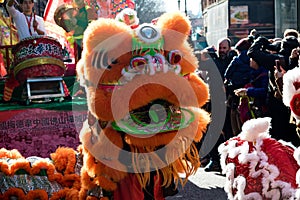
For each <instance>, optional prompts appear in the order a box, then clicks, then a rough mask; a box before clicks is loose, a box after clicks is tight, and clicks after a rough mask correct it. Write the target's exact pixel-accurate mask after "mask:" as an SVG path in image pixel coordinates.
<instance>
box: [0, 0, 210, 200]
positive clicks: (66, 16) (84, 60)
mask: <svg viewBox="0 0 300 200" xmlns="http://www.w3.org/2000/svg"><path fill="white" fill-rule="evenodd" d="M77 3H80V2H77ZM85 5H86V6H88V7H86V11H88V10H89V11H91V12H93V15H89V16H91V17H92V20H90V21H91V22H90V24H89V25H88V27H87V29H86V31H85V32H84V34H83V37H82V38H80V37H78V36H79V35H76V30H72V26H69V25H68V24H70V17H71V16H73V15H76V13H77V12H79V11H78V9H77V8H76V7H74V4H72V3H71V2H68V1H62V2H60V1H54V0H53V1H49V2H48V5H47V7H46V11H45V21H46V24H47V26H48V27H51V28H48V30H49V33H48V36H45V37H32V38H28V39H25V40H22V41H18V42H16V43H15V44H12V48H11V52H13V57H12V59H10V61H11V64H10V65H9V66H7V67H6V69H7V75H6V76H5V77H4V81H3V82H2V83H1V85H2V87H1V92H2V94H3V96H2V99H3V100H4V101H3V102H2V104H1V108H0V109H1V115H0V135H1V137H0V144H1V147H2V148H1V149H0V177H1V182H0V184H1V186H0V188H1V189H0V199H12V198H13V199H52V200H54V199H70V200H71V199H72V200H73V199H101V200H107V199H126V200H127V199H128V200H129V199H148V198H152V197H153V196H155V199H164V198H165V197H166V196H170V195H174V194H176V192H177V190H176V188H177V186H178V185H179V184H182V185H184V184H185V182H186V181H187V179H182V178H181V177H180V176H179V173H184V174H185V175H186V177H188V176H190V175H192V174H193V173H195V172H196V170H197V168H198V167H199V166H200V161H199V153H198V151H197V148H196V146H195V142H199V141H200V139H201V138H202V134H203V133H204V132H205V130H206V127H207V124H208V123H209V121H210V117H209V114H208V113H207V112H205V111H204V110H202V109H201V107H202V106H203V105H204V104H205V103H206V102H207V101H208V98H209V94H208V87H207V85H206V84H205V83H204V82H203V81H202V80H201V79H200V78H199V77H198V76H197V74H196V73H195V71H196V69H197V67H198V61H197V58H196V56H195V55H194V53H193V50H192V48H191V47H190V46H189V45H188V43H187V38H188V35H189V33H190V29H191V25H190V21H189V20H188V18H187V17H186V16H184V14H182V13H179V12H178V13H172V14H164V15H163V16H161V17H160V18H158V19H157V20H156V23H155V25H154V24H137V23H136V22H137V21H136V20H137V19H136V13H134V11H133V9H132V8H133V6H134V4H133V3H132V2H131V1H118V3H115V2H114V1H102V0H101V1H87V2H85ZM54 8H55V9H54ZM125 8H131V11H128V10H126V9H125ZM90 9H91V10H90ZM122 10H126V12H125V13H123V14H122V15H121V16H120V15H119V16H117V15H118V14H119V13H120V12H121V11H122ZM95 13H96V14H97V19H96V20H94V17H95V15H94V14H95ZM51 16H52V17H51ZM133 19H134V20H133ZM68 20H69V21H68ZM72 23H74V22H72ZM54 38H55V39H54ZM80 39H82V40H83V51H82V52H80V53H82V55H80V57H77V56H78V55H77V53H78V52H77V50H76V40H80ZM4 46H5V45H4ZM37 47H39V48H37ZM120 47H121V48H120ZM1 48H5V47H3V46H1ZM23 49H25V50H26V51H25V52H27V53H25V54H24V52H23ZM37 49H39V50H40V51H39V53H40V55H41V59H39V58H37V57H36V55H35V53H32V52H35V51H36V50H37ZM45 49H47V50H49V49H50V52H45V51H43V50H45ZM65 50H67V52H68V55H69V57H68V56H67V59H65V58H66V54H64V51H65ZM30 53H32V54H30ZM28 58H29V59H28ZM66 60H68V62H66ZM72 67H73V69H72ZM40 69H43V70H41V71H40ZM51 69H53V70H51ZM70 70H71V71H70ZM45 77H46V78H47V81H40V79H42V78H45ZM53 77H54V78H57V77H59V78H61V79H60V80H61V82H64V85H65V86H66V87H67V88H66V87H64V86H62V84H58V86H56V89H55V90H57V91H58V93H59V92H60V95H61V96H51V95H53V93H55V94H56V93H57V91H53V90H52V91H51V92H49V90H51V88H47V86H49V85H50V84H49V82H51V78H53ZM77 78H79V80H78V81H80V84H81V86H79V85H78V84H79V82H78V81H77ZM33 79H34V80H35V79H38V80H39V82H38V83H39V84H42V83H44V82H45V83H46V84H44V85H46V86H41V87H46V88H43V89H40V88H39V86H38V85H39V84H37V85H34V84H33V85H29V84H30V83H31V82H30V81H29V82H28V80H33ZM144 81H146V82H144ZM61 82H59V83H61ZM28 85H29V86H28ZM42 85H43V84H42ZM5 86H9V87H7V88H8V89H9V90H7V88H5ZM34 87H35V90H37V92H41V93H42V94H38V95H43V96H39V97H40V98H38V99H37V100H35V101H31V102H30V103H26V104H22V103H21V104H20V103H19V102H18V100H19V99H21V102H22V100H24V99H22V98H24V95H22V94H24V88H25V91H27V93H25V98H27V99H28V98H29V97H31V96H32V95H31V92H32V91H33V88H34ZM79 87H83V88H84V90H85V93H86V96H80V97H75V96H74V98H73V100H72V101H64V100H62V99H61V98H62V97H64V96H65V91H66V90H67V91H70V93H71V94H72V95H73V94H74V91H77V89H78V88H79ZM115 92H116V93H117V94H119V96H118V95H117V98H115V97H114V94H115ZM129 94H130V95H129ZM7 95H8V96H7ZM33 96H35V95H33ZM6 97H8V98H7V99H4V98H6ZM127 97H128V98H131V100H129V99H127V100H128V102H127V103H128V104H129V107H128V105H124V103H122V102H123V100H125V99H126V98H127ZM46 99H47V100H49V99H50V101H49V102H45V100H46ZM6 100H8V101H6ZM40 100H41V101H40ZM125 104H126V101H125ZM115 109H116V110H115ZM126 109H128V110H126ZM149 195H150V196H152V197H150V196H149Z"/></svg>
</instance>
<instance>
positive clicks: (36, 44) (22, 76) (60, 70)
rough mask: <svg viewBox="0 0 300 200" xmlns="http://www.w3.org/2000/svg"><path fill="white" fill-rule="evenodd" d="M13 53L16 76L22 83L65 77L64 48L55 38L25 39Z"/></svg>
mask: <svg viewBox="0 0 300 200" xmlns="http://www.w3.org/2000/svg"><path fill="white" fill-rule="evenodd" d="M12 52H13V55H14V60H13V72H14V76H15V78H16V80H17V81H18V82H20V83H24V82H25V81H26V79H27V78H35V77H54V76H63V75H64V73H65V71H66V67H65V64H64V61H63V50H62V46H61V44H60V43H59V41H58V40H56V39H55V38H52V37H48V36H33V37H29V38H25V39H23V40H21V41H20V42H19V43H18V44H16V45H15V46H14V47H13V49H12Z"/></svg>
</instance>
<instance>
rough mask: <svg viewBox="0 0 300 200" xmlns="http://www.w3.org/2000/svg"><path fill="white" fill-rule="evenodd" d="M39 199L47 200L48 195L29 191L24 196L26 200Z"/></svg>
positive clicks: (40, 191) (39, 191)
mask: <svg viewBox="0 0 300 200" xmlns="http://www.w3.org/2000/svg"><path fill="white" fill-rule="evenodd" d="M32 199H39V200H48V194H47V192H46V191H45V190H40V189H37V190H31V191H29V192H28V193H27V195H26V200H32Z"/></svg>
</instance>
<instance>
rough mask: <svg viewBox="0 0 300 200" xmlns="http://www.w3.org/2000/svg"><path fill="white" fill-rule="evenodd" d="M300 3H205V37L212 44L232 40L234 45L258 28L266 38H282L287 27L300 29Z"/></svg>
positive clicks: (288, 0) (208, 0)
mask: <svg viewBox="0 0 300 200" xmlns="http://www.w3.org/2000/svg"><path fill="white" fill-rule="evenodd" d="M299 1H300V0H264V1H260V0H251V1H249V0H202V2H201V5H202V12H203V18H204V32H205V33H204V34H205V36H206V38H207V42H208V44H209V45H216V44H217V41H218V39H220V38H222V37H229V38H230V39H231V40H232V41H233V44H235V43H236V42H237V41H238V40H239V39H241V38H244V37H247V36H248V34H249V32H250V31H251V30H252V29H256V30H257V31H258V32H259V33H260V34H261V35H263V36H265V37H267V38H274V37H282V35H283V32H284V30H285V29H286V28H293V29H296V30H299V25H298V23H297V22H298V21H299V14H298V13H297V10H298V8H299Z"/></svg>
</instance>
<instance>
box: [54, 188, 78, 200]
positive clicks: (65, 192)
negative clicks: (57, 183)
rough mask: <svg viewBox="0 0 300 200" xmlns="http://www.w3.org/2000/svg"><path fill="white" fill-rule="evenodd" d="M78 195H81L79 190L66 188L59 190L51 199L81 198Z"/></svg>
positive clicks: (67, 199)
mask: <svg viewBox="0 0 300 200" xmlns="http://www.w3.org/2000/svg"><path fill="white" fill-rule="evenodd" d="M78 196H79V195H78V190H75V189H69V188H65V189H62V190H60V191H58V192H55V193H53V194H52V196H51V198H50V200H60V199H65V200H77V199H79V197H78Z"/></svg>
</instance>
